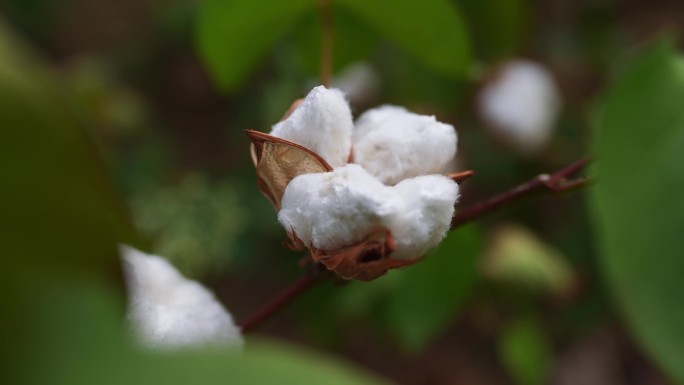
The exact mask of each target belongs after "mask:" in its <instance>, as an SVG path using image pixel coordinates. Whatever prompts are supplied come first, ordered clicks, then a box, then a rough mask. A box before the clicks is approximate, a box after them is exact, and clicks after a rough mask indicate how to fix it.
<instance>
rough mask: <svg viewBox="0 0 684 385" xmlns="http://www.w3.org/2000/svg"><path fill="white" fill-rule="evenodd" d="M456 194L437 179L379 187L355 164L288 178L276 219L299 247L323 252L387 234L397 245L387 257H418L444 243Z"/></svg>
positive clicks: (447, 181) (450, 185) (451, 186)
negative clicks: (378, 233) (377, 233)
mask: <svg viewBox="0 0 684 385" xmlns="http://www.w3.org/2000/svg"><path fill="white" fill-rule="evenodd" d="M458 191H459V190H458V185H457V184H456V182H454V181H453V180H451V179H449V178H447V177H445V176H442V175H425V176H420V177H416V178H411V179H406V180H404V181H402V182H400V183H399V184H397V185H396V186H392V187H390V186H385V185H384V184H382V183H381V182H380V181H378V180H377V179H376V178H375V177H373V176H372V175H370V174H369V173H368V172H367V171H366V170H364V169H363V168H362V167H360V166H359V165H356V164H349V165H347V166H344V167H340V168H337V169H335V170H334V171H332V172H327V173H314V174H304V175H300V176H298V177H296V178H295V179H293V180H292V181H291V182H290V184H289V185H288V186H287V188H286V189H285V194H284V195H283V201H282V208H281V210H280V212H279V213H278V219H279V220H280V223H282V224H283V226H284V227H285V228H286V229H287V230H288V232H291V231H292V230H294V232H295V233H296V235H297V237H298V238H299V239H300V240H301V241H302V242H304V244H306V245H307V246H309V247H315V248H317V249H320V250H326V251H334V250H337V249H339V248H342V247H345V246H351V245H354V244H356V243H357V242H359V241H362V240H363V239H364V238H365V237H366V236H368V235H369V234H371V233H373V232H374V231H376V230H379V229H387V230H390V231H391V232H392V234H393V238H394V241H395V243H396V246H397V249H396V251H395V252H394V253H393V254H392V258H395V259H411V258H418V257H421V256H422V255H423V254H425V252H426V251H427V250H429V249H430V248H432V247H434V246H436V245H437V244H438V243H439V241H440V240H442V238H444V235H445V234H446V232H447V230H448V229H449V226H450V224H451V217H452V216H453V214H454V204H455V203H456V200H457V199H458Z"/></svg>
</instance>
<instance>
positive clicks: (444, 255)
mask: <svg viewBox="0 0 684 385" xmlns="http://www.w3.org/2000/svg"><path fill="white" fill-rule="evenodd" d="M481 247H482V239H481V235H480V232H479V230H478V229H477V228H475V227H473V226H468V227H463V228H461V229H458V230H456V231H453V232H452V233H450V234H449V235H448V236H447V237H446V238H445V239H444V241H442V244H441V245H440V246H439V247H438V248H437V249H436V250H435V251H434V252H432V253H430V254H429V255H428V256H427V257H426V258H425V259H424V260H423V261H421V262H419V263H417V264H416V265H414V266H410V267H408V268H406V269H403V270H399V271H397V272H396V273H395V274H396V275H397V276H398V277H395V278H394V279H395V280H396V282H397V284H396V287H395V288H394V290H393V291H392V294H391V295H390V297H389V298H388V315H389V318H390V319H391V320H392V321H391V323H390V324H389V325H388V327H390V328H391V329H392V330H394V332H395V333H396V335H397V336H398V337H399V339H400V340H401V342H402V344H403V345H404V346H405V347H407V348H408V349H412V350H418V349H420V348H422V347H423V346H424V345H425V344H426V343H428V342H429V341H430V340H431V339H432V338H434V337H435V336H437V335H439V334H440V333H441V332H443V331H444V329H446V328H447V327H448V326H449V325H451V324H452V323H453V322H455V318H456V312H457V311H458V309H459V307H460V305H461V303H462V302H463V300H464V299H465V298H466V296H467V295H468V293H469V291H470V288H471V287H472V285H473V283H474V282H475V280H476V277H477V259H478V257H479V254H480V251H481Z"/></svg>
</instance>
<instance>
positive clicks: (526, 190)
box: [451, 158, 591, 230]
mask: <svg viewBox="0 0 684 385" xmlns="http://www.w3.org/2000/svg"><path fill="white" fill-rule="evenodd" d="M590 161H591V159H590V158H585V159H581V160H579V161H577V162H575V163H573V164H571V165H569V166H567V167H565V168H563V169H562V170H560V171H558V172H556V173H554V174H551V175H549V174H541V175H538V176H537V177H535V178H533V179H531V180H529V181H528V182H525V183H523V184H521V185H519V186H516V187H514V188H512V189H510V190H508V191H506V192H503V193H501V194H499V195H496V196H494V197H492V198H489V199H487V200H485V201H483V202H480V203H477V204H475V205H474V206H471V207H468V208H466V209H463V210H461V212H459V213H458V214H457V215H456V216H454V218H453V220H452V221H451V229H452V230H453V229H454V228H456V227H458V226H460V225H462V224H464V223H466V222H470V221H472V220H473V219H477V218H480V217H482V216H485V215H487V214H489V213H491V212H494V211H497V210H499V209H501V208H503V207H505V206H509V205H511V204H513V203H515V202H517V201H519V200H520V199H522V198H524V197H526V196H529V195H532V194H533V193H536V192H541V191H544V190H547V191H552V192H554V193H562V192H566V191H570V190H573V189H576V188H579V187H582V186H584V185H586V184H587V183H589V182H590V179H589V178H579V179H575V180H572V181H569V180H568V178H569V177H571V176H573V175H575V174H577V173H578V172H580V171H581V170H582V169H583V168H584V167H585V166H586V165H587V164H588V163H589V162H590Z"/></svg>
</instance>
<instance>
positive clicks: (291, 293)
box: [241, 158, 591, 334]
mask: <svg viewBox="0 0 684 385" xmlns="http://www.w3.org/2000/svg"><path fill="white" fill-rule="evenodd" d="M590 161H591V159H589V158H585V159H581V160H579V161H577V162H575V163H573V164H571V165H569V166H567V167H565V168H563V169H562V170H559V171H558V172H556V173H554V174H550V175H549V174H541V175H538V176H537V177H535V178H533V179H531V180H529V181H527V182H525V183H523V184H521V185H519V186H516V187H514V188H512V189H510V190H508V191H505V192H503V193H501V194H499V195H496V196H494V197H492V198H489V199H487V200H485V201H483V202H480V203H477V204H475V205H474V206H471V207H468V208H466V209H463V210H461V211H460V212H459V213H458V214H457V215H456V216H454V218H453V220H452V221H451V230H453V229H455V228H457V227H459V226H461V225H462V224H464V223H467V222H470V221H473V220H475V219H479V218H481V217H483V216H485V215H487V214H490V213H492V212H495V211H497V210H499V209H501V208H504V207H506V206H509V205H511V204H513V203H516V202H518V201H519V200H521V199H523V198H525V197H527V196H530V195H532V194H534V193H538V192H544V191H550V192H554V193H562V192H567V191H570V190H574V189H576V188H580V187H583V186H585V185H587V184H588V183H589V182H590V179H589V178H578V179H574V180H569V178H570V177H572V176H573V175H575V174H577V173H579V172H580V171H581V170H582V169H583V168H584V167H585V166H586V165H587V164H588V163H589V162H590ZM321 269H325V268H324V267H322V266H321V265H320V264H314V265H312V267H311V268H310V269H307V270H306V271H305V272H304V273H303V274H302V275H301V276H300V277H299V278H298V279H297V280H296V281H295V282H293V283H292V284H291V285H290V286H288V287H286V288H285V289H283V290H282V291H280V292H279V293H278V294H276V295H275V297H273V298H272V299H271V300H269V301H268V302H266V303H265V304H264V305H263V306H261V307H260V308H259V309H257V311H255V312H254V313H252V315H250V316H249V317H247V319H245V320H244V321H243V322H242V323H241V328H242V333H244V334H246V333H249V332H251V331H253V330H254V329H256V328H257V327H259V326H260V325H261V324H263V323H264V322H265V321H267V320H268V319H270V318H271V317H272V316H273V315H274V314H276V313H278V312H279V311H280V310H282V309H283V308H285V307H286V306H287V305H289V304H290V303H292V302H293V301H294V300H296V299H297V298H298V297H299V296H300V295H302V294H304V293H305V292H307V291H308V290H309V289H310V288H312V287H313V286H315V285H316V283H318V282H321V281H322V280H323V278H325V277H326V276H330V274H327V275H326V274H323V273H321Z"/></svg>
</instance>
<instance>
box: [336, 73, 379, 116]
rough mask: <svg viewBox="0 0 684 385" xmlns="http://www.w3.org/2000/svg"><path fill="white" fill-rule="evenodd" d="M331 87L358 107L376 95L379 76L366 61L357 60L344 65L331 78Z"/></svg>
mask: <svg viewBox="0 0 684 385" xmlns="http://www.w3.org/2000/svg"><path fill="white" fill-rule="evenodd" d="M333 87H335V88H338V89H339V90H340V91H342V92H344V93H345V95H347V98H349V103H350V104H351V105H352V106H354V107H357V108H358V107H359V106H363V105H367V104H369V103H371V102H372V101H373V100H375V99H376V98H377V97H378V94H379V91H380V77H379V76H378V73H377V71H376V70H375V69H374V68H373V67H371V66H370V65H369V64H368V63H365V62H358V63H354V64H351V65H349V66H347V67H345V68H344V69H343V70H342V71H341V72H340V73H339V74H338V75H337V76H336V77H335V78H334V79H333Z"/></svg>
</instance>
